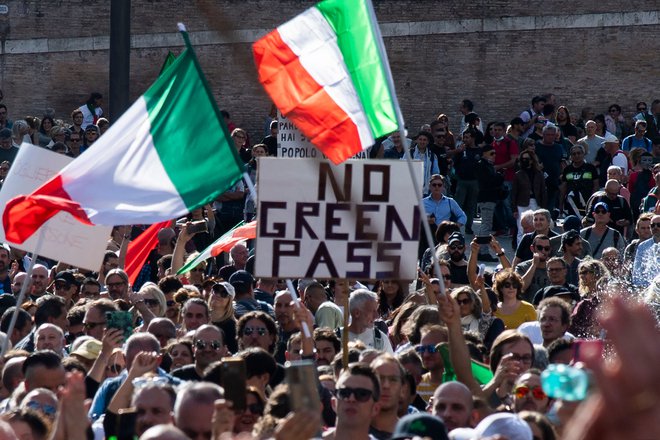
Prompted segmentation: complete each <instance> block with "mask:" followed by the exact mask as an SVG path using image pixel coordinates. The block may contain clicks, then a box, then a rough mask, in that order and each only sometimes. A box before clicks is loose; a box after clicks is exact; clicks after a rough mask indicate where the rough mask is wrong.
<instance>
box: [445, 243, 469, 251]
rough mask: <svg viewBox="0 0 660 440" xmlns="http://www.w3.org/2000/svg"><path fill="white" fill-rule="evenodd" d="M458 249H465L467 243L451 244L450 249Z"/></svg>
mask: <svg viewBox="0 0 660 440" xmlns="http://www.w3.org/2000/svg"><path fill="white" fill-rule="evenodd" d="M457 249H465V245H462V244H452V245H451V246H449V250H452V251H455V250H457Z"/></svg>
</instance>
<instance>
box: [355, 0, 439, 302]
mask: <svg viewBox="0 0 660 440" xmlns="http://www.w3.org/2000/svg"><path fill="white" fill-rule="evenodd" d="M367 9H368V10H369V14H370V15H371V19H372V21H373V22H374V23H378V21H377V20H376V13H375V11H374V6H373V4H371V2H370V1H368V2H367ZM374 32H376V34H377V35H376V38H375V40H376V42H377V43H378V46H379V47H378V48H379V51H380V53H381V60H382V63H383V64H384V65H383V70H384V71H385V74H386V76H387V81H386V82H387V87H388V89H389V91H390V96H392V100H393V101H394V111H395V113H396V119H397V124H398V126H399V134H400V136H401V141H402V142H403V146H404V148H403V151H404V154H405V156H406V162H407V163H408V171H409V173H410V179H411V180H412V182H413V185H414V187H415V193H416V194H417V200H419V210H420V212H421V213H423V217H422V226H423V229H424V235H426V241H427V242H428V243H429V246H431V249H433V252H431V262H432V264H433V270H434V271H435V275H436V277H437V279H438V280H439V281H440V294H441V295H443V296H444V295H445V294H446V292H445V282H444V280H443V279H442V272H441V271H440V265H439V264H438V257H437V256H436V255H435V249H434V248H435V246H434V241H433V234H431V227H430V226H429V222H428V221H427V220H426V219H427V218H428V216H427V214H426V208H424V200H423V197H422V188H421V186H420V184H419V181H418V180H417V179H416V178H415V172H414V168H413V162H412V157H410V152H409V151H408V148H406V144H405V143H406V132H405V124H404V122H403V115H402V114H401V108H400V107H399V98H398V97H397V95H396V90H395V88H394V78H392V71H391V70H390V65H389V61H388V59H387V51H386V50H385V47H383V37H382V36H381V34H380V27H379V26H375V27H374Z"/></svg>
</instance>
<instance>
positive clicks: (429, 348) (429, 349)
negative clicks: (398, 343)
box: [415, 344, 438, 354]
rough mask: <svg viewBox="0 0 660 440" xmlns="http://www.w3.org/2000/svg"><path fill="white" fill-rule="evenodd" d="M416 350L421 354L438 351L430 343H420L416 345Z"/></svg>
mask: <svg viewBox="0 0 660 440" xmlns="http://www.w3.org/2000/svg"><path fill="white" fill-rule="evenodd" d="M415 351H416V352H417V353H419V354H424V353H426V352H428V353H429V354H433V353H437V352H438V349H437V348H436V346H435V345H433V344H428V345H418V346H416V347H415Z"/></svg>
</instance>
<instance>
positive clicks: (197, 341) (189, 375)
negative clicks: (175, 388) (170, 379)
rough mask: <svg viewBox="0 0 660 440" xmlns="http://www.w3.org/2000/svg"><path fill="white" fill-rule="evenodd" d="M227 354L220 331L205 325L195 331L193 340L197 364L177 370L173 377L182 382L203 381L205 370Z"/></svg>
mask: <svg viewBox="0 0 660 440" xmlns="http://www.w3.org/2000/svg"><path fill="white" fill-rule="evenodd" d="M226 354H227V346H226V345H225V343H224V341H223V339H222V332H221V331H220V329H219V328H218V327H216V326H214V325H212V324H204V325H202V326H200V327H199V328H198V329H197V330H196V331H195V337H194V339H193V356H194V358H195V363H194V364H191V365H186V366H184V367H181V368H177V369H176V370H174V371H172V376H174V377H178V378H179V379H181V380H202V375H203V374H204V369H206V367H208V366H209V365H211V363H212V362H215V361H219V360H220V359H222V357H223V356H225V355H226Z"/></svg>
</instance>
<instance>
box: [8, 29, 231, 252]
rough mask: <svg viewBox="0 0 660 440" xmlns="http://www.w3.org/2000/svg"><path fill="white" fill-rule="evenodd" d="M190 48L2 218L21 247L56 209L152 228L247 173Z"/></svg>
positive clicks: (78, 216) (89, 221)
mask: <svg viewBox="0 0 660 440" xmlns="http://www.w3.org/2000/svg"><path fill="white" fill-rule="evenodd" d="M183 36H184V39H185V40H186V44H187V46H188V48H187V49H186V50H185V51H184V52H183V53H182V54H181V55H180V56H179V57H178V58H177V59H176V60H175V61H174V62H173V63H172V65H171V66H170V67H168V68H167V70H166V71H165V72H163V74H162V75H161V76H159V77H158V79H157V80H156V82H155V83H154V84H153V85H152V86H151V87H150V88H149V89H148V90H147V91H146V93H145V94H144V95H143V96H141V97H140V98H138V100H137V101H136V102H135V103H134V104H133V105H132V106H131V107H130V108H129V109H128V110H127V111H126V112H125V113H124V114H123V115H122V116H121V118H120V119H118V120H117V122H115V123H114V124H113V125H112V126H111V127H110V129H109V130H108V132H107V133H105V134H104V135H103V136H102V137H101V138H100V139H99V140H98V141H97V142H95V143H94V144H93V145H92V146H91V147H90V148H89V149H88V150H87V151H85V152H84V153H83V154H82V155H81V156H80V157H78V158H77V159H76V160H74V161H73V162H71V163H70V164H69V165H68V166H67V167H65V168H63V169H62V170H61V171H60V173H59V174H57V175H55V176H54V177H53V178H52V179H51V180H50V181H48V182H46V183H45V184H44V185H43V186H41V187H40V188H38V189H37V190H35V191H34V192H33V193H32V194H30V195H28V196H19V197H16V198H14V199H12V200H11V201H10V202H9V203H8V204H7V206H6V208H5V211H4V213H3V216H2V221H3V224H4V227H5V231H6V236H7V239H8V240H9V241H11V242H13V243H18V244H20V243H23V242H24V241H25V240H26V239H27V238H29V237H30V236H31V235H32V234H33V233H34V232H35V231H37V229H39V227H40V226H41V225H43V223H44V222H46V221H47V220H48V219H50V218H51V217H53V216H54V215H55V214H57V213H58V212H59V211H67V212H69V213H71V214H72V215H73V216H74V217H75V218H76V219H78V220H79V221H81V222H83V223H86V224H100V225H108V226H113V225H126V224H152V223H157V222H161V221H164V220H168V219H172V218H176V217H180V216H183V215H185V214H186V213H188V212H189V211H190V210H192V209H195V208H197V207H199V206H202V205H204V204H206V203H209V202H211V201H212V200H214V199H215V198H216V197H217V196H218V195H219V194H221V193H222V192H224V191H225V190H227V189H228V188H230V187H231V186H232V185H233V184H234V183H236V182H237V181H238V180H239V179H240V178H241V176H242V175H243V172H244V166H243V164H242V162H241V160H240V159H239V157H238V154H237V152H236V149H235V148H234V145H233V142H232V141H231V138H230V136H229V133H228V132H227V128H226V126H225V124H224V122H223V119H222V116H221V115H220V111H219V110H218V108H217V106H216V103H215V100H214V99H213V96H212V95H211V92H210V89H209V87H208V84H207V83H206V80H205V79H204V76H203V74H202V71H201V68H200V66H199V63H198V61H197V58H196V56H195V53H194V51H193V50H192V47H190V44H189V41H188V38H187V35H186V34H185V33H183Z"/></svg>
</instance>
